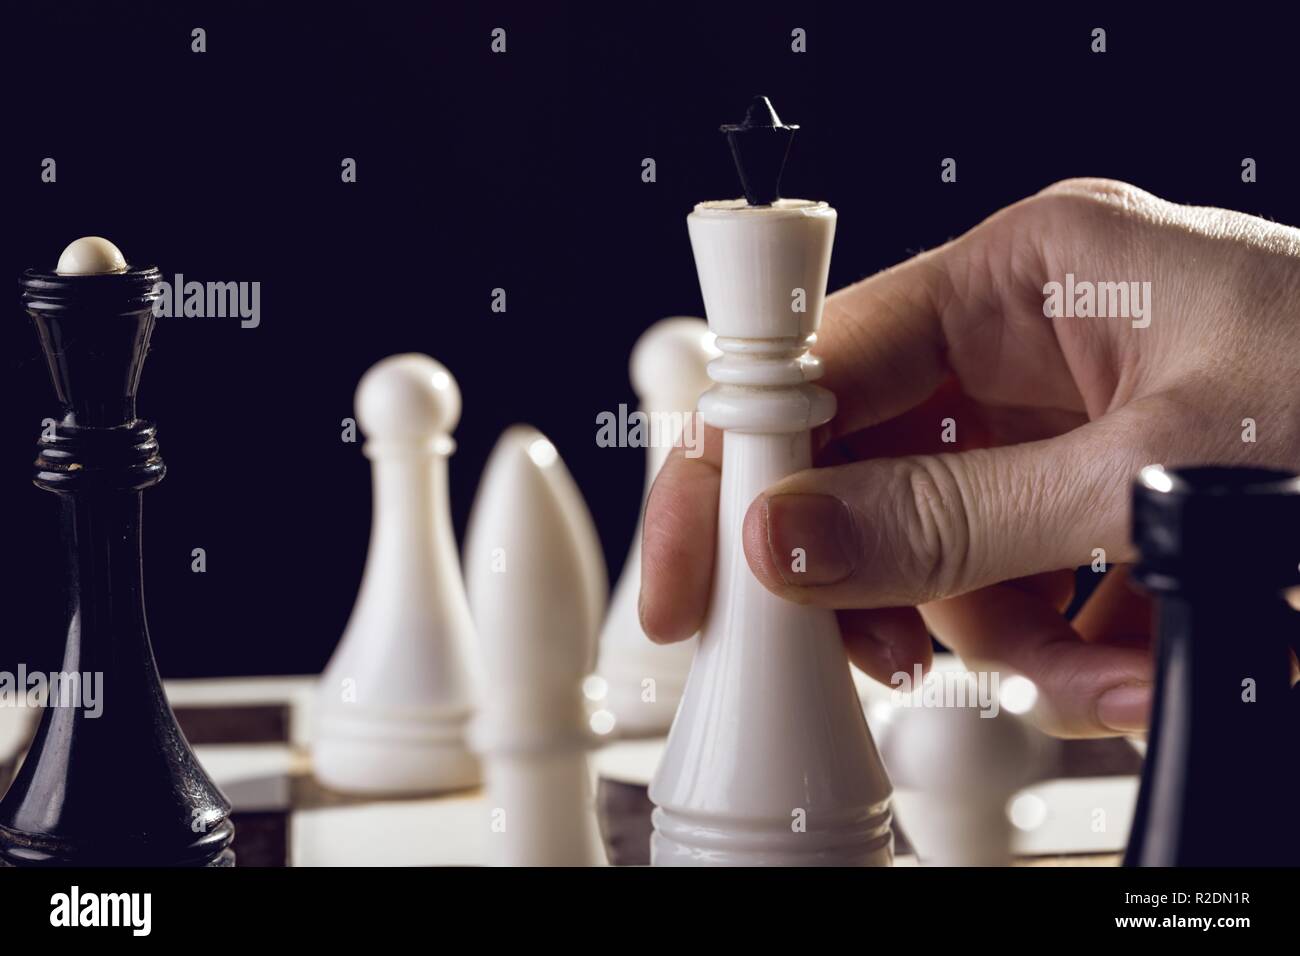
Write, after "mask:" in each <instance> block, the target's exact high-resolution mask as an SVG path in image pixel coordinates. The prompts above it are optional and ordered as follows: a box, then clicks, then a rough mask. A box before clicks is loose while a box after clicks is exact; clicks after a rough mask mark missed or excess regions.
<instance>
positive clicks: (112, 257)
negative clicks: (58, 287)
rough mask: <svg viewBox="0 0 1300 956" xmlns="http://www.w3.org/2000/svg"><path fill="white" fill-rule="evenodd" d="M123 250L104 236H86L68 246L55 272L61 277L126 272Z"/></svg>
mask: <svg viewBox="0 0 1300 956" xmlns="http://www.w3.org/2000/svg"><path fill="white" fill-rule="evenodd" d="M126 268H127V266H126V257H125V256H123V255H122V250H121V249H119V248H118V247H117V246H115V245H113V244H112V243H111V242H109V241H108V240H107V239H105V238H104V237H103V236H85V237H84V238H81V239H78V240H77V241H76V242H72V243H69V244H68V247H67V248H66V249H64V250H63V254H62V255H61V256H59V264H58V265H57V266H55V267H54V271H55V272H56V273H58V274H59V275H61V276H98V275H112V274H114V273H118V272H125V271H126Z"/></svg>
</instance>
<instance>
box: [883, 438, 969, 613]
mask: <svg viewBox="0 0 1300 956" xmlns="http://www.w3.org/2000/svg"><path fill="white" fill-rule="evenodd" d="M950 457H951V456H947V455H937V456H933V457H925V458H909V459H902V460H901V466H902V473H901V476H900V477H901V479H902V480H903V482H905V484H906V487H907V493H906V494H904V495H901V496H900V497H899V499H898V500H899V501H901V502H903V506H904V508H905V509H906V513H905V514H904V515H902V521H901V522H900V527H901V528H902V529H903V530H904V533H905V534H907V536H908V538H909V542H907V544H908V545H909V546H908V547H904V548H901V549H900V551H899V553H900V554H903V555H910V556H911V560H913V561H915V562H916V564H915V566H914V567H913V568H912V569H911V571H912V572H913V574H914V577H913V578H912V579H913V580H916V581H918V582H920V583H921V587H922V599H924V600H929V599H934V598H939V597H946V596H949V595H952V594H956V593H958V592H959V591H960V590H962V589H963V583H964V582H965V581H966V579H967V576H968V568H969V563H970V544H971V533H970V510H969V508H968V506H967V501H966V495H965V493H964V492H963V490H962V483H961V481H960V480H959V477H958V474H957V471H956V469H955V468H954V467H953V463H952V462H951V461H950V460H949V459H950Z"/></svg>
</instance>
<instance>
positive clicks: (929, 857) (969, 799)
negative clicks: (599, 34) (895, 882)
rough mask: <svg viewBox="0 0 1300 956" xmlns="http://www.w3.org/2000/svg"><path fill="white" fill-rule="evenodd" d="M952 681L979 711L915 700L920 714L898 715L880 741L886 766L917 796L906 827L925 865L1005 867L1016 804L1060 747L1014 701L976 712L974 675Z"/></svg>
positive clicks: (912, 710) (910, 709)
mask: <svg viewBox="0 0 1300 956" xmlns="http://www.w3.org/2000/svg"><path fill="white" fill-rule="evenodd" d="M952 679H965V680H967V681H968V682H969V693H968V694H967V695H966V697H965V699H966V700H967V701H970V702H971V704H972V706H926V705H923V704H922V703H920V700H921V695H920V694H914V695H913V700H914V704H913V706H907V707H902V706H898V707H895V708H893V710H892V712H891V715H890V717H889V720H888V723H887V724H886V727H885V731H884V735H883V740H882V741H881V747H882V749H883V751H884V756H885V763H886V765H887V766H888V767H889V772H890V774H891V776H892V777H893V779H894V783H895V784H896V785H897V786H898V787H899V789H900V790H906V791H911V793H910V794H909V796H910V798H911V799H910V801H909V810H910V812H909V814H908V816H907V818H906V820H904V827H905V829H906V833H907V837H908V839H909V840H910V841H911V843H912V846H913V848H914V849H915V850H916V853H917V857H918V858H919V859H920V860H921V862H922V863H924V864H925V865H927V866H1006V865H1008V864H1010V862H1011V857H1012V820H1011V817H1010V815H1009V804H1010V801H1011V799H1012V797H1013V796H1015V794H1016V793H1017V792H1018V791H1020V790H1021V789H1023V788H1024V787H1026V786H1028V785H1029V784H1031V783H1033V782H1035V781H1036V780H1039V779H1041V778H1042V776H1043V774H1044V771H1045V770H1046V769H1047V768H1048V767H1049V766H1050V765H1051V762H1052V759H1053V757H1054V755H1055V753H1056V744H1055V741H1053V740H1052V739H1051V738H1050V737H1048V736H1047V735H1046V734H1044V733H1043V732H1042V731H1040V730H1038V729H1036V728H1035V727H1033V726H1032V725H1031V724H1030V723H1029V722H1028V721H1026V720H1025V719H1023V718H1021V717H1020V716H1018V715H1017V714H1016V713H1014V712H1013V711H1012V709H1011V708H1010V707H1008V706H1006V705H1005V704H1006V703H1008V702H1007V701H1004V705H1003V706H1001V707H999V708H998V709H997V710H996V712H995V711H994V710H992V709H991V708H990V709H988V710H981V709H980V708H979V707H978V706H974V703H975V702H976V701H977V700H978V696H977V694H976V691H975V676H974V675H973V674H961V675H953V678H952ZM1015 680H1017V681H1020V682H1022V683H1024V684H1028V681H1026V680H1025V679H1024V678H1015ZM1004 686H1005V685H1004Z"/></svg>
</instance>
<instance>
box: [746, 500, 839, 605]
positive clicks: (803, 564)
mask: <svg viewBox="0 0 1300 956" xmlns="http://www.w3.org/2000/svg"><path fill="white" fill-rule="evenodd" d="M765 511H766V512H767V547H768V551H769V553H770V554H771V557H772V562H773V564H775V565H776V569H777V572H778V573H779V574H780V575H781V579H782V580H783V581H785V583H786V584H790V585H793V586H795V587H815V586H817V585H821V584H834V583H836V582H837V581H843V580H844V579H845V578H847V577H848V576H849V575H850V574H852V573H853V547H852V543H853V513H852V512H851V511H849V506H848V505H846V504H845V503H844V502H843V501H841V500H840V499H839V498H834V497H832V496H830V495H797V494H796V495H773V496H772V497H771V498H768V499H767V503H766V507H765Z"/></svg>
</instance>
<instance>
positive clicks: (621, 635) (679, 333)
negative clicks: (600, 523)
mask: <svg viewBox="0 0 1300 956" xmlns="http://www.w3.org/2000/svg"><path fill="white" fill-rule="evenodd" d="M719 354H721V353H720V352H718V350H717V349H716V348H715V347H714V345H713V334H712V333H711V332H709V327H708V325H706V324H705V322H704V320H703V319H694V318H685V317H676V318H670V319H662V320H660V321H659V322H656V323H655V324H654V325H652V326H650V328H649V329H647V330H646V331H645V332H644V333H643V334H642V335H641V337H640V338H639V339H638V340H637V343H636V345H635V346H634V347H633V349H632V361H631V373H632V388H633V390H635V392H636V394H637V398H638V399H639V400H640V409H639V410H640V411H641V412H642V413H644V414H645V415H646V416H647V418H648V421H645V422H643V424H642V428H643V429H644V432H643V434H645V436H646V439H647V441H649V440H650V439H651V434H652V423H654V426H653V436H654V438H655V439H657V441H656V442H654V443H651V444H650V445H649V447H648V448H647V453H646V480H645V487H644V490H643V491H642V494H641V509H642V511H643V512H644V510H645V501H646V498H647V497H648V496H649V494H650V487H651V485H653V484H654V480H655V477H656V476H657V475H658V474H659V469H660V468H662V467H663V463H664V460H665V459H666V458H667V457H668V454H669V452H670V451H671V450H672V444H673V442H675V441H680V442H681V443H682V444H684V445H686V446H687V447H688V451H690V450H691V443H693V442H696V443H698V442H703V440H704V435H703V431H702V427H703V426H702V424H701V423H700V422H699V420H698V418H696V417H693V416H694V413H695V406H696V403H697V402H698V401H699V398H700V395H701V394H702V393H703V392H704V391H705V390H706V389H707V388H708V387H709V377H708V371H707V366H708V363H709V361H710V360H711V359H713V358H716V357H717V356H718V355H719ZM697 447H702V445H699V446H697ZM641 531H642V521H641V520H638V521H637V525H636V533H635V534H634V535H633V538H632V548H631V550H630V551H629V552H628V556H627V561H626V562H624V564H623V573H622V575H621V576H620V577H619V580H618V585H617V587H615V589H614V597H613V600H612V601H611V602H610V608H609V615H608V617H606V619H605V626H604V628H603V630H602V631H601V636H600V660H599V662H598V664H597V667H596V673H597V674H598V675H599V676H600V677H601V678H602V679H603V680H604V682H605V695H604V697H603V698H601V700H600V702H599V703H600V706H601V707H602V708H603V709H604V710H606V711H608V712H610V713H611V714H612V715H613V717H614V732H615V733H617V734H619V735H627V736H640V735H649V734H663V733H667V732H668V728H669V727H670V726H671V725H672V722H673V716H674V715H675V714H676V713H677V705H678V704H679V703H680V702H681V698H682V689H683V688H684V687H685V686H686V676H687V674H689V673H690V669H691V661H692V660H693V659H694V657H695V648H696V645H697V644H698V639H697V638H694V637H692V638H691V639H690V640H687V641H681V642H678V643H676V644H656V643H654V642H653V641H651V640H650V638H648V637H646V635H645V632H644V631H642V630H641V621H640V618H639V616H638V613H637V603H638V599H639V597H640V594H641Z"/></svg>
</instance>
